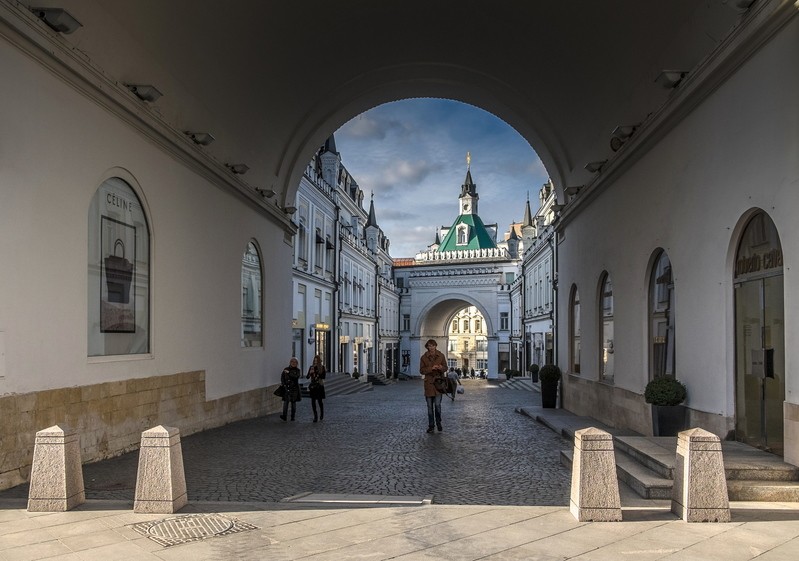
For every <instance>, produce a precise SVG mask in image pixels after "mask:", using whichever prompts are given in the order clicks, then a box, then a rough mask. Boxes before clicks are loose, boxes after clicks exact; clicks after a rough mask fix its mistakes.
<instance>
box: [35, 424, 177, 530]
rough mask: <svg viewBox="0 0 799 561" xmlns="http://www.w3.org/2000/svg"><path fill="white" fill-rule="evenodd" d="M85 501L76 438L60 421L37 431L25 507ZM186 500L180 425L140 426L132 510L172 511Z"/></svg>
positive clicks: (63, 506) (55, 508) (54, 508)
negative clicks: (147, 428) (137, 468)
mask: <svg viewBox="0 0 799 561" xmlns="http://www.w3.org/2000/svg"><path fill="white" fill-rule="evenodd" d="M85 501H86V494H85V490H84V487H83V469H82V467H81V461H80V440H79V437H78V435H77V433H75V432H74V431H73V430H71V429H70V428H68V427H65V426H61V425H54V426H52V427H49V428H46V429H43V430H40V431H39V432H37V433H36V442H35V446H34V449H33V465H32V466H31V482H30V491H29V493H28V511H29V512H64V511H67V510H70V509H72V508H75V507H76V506H78V505H80V504H82V503H84V502H85ZM187 502H188V496H187V494H186V478H185V475H184V471H183V452H182V449H181V446H180V431H179V430H178V429H177V428H174V427H165V426H162V425H159V426H157V427H155V428H152V429H150V430H147V431H144V432H143V433H142V438H141V447H140V450H139V470H138V473H137V476H136V496H135V500H134V503H133V511H134V512H139V513H147V514H172V513H174V512H177V511H178V510H180V509H181V508H183V506H185V505H186V503H187Z"/></svg>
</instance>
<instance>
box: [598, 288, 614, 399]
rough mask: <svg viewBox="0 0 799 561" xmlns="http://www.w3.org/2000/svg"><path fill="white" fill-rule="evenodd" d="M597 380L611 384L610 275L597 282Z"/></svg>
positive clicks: (612, 351)
mask: <svg viewBox="0 0 799 561" xmlns="http://www.w3.org/2000/svg"><path fill="white" fill-rule="evenodd" d="M599 287H600V289H599V321H600V324H599V341H600V343H601V345H602V346H601V348H600V356H599V379H600V380H601V381H602V382H606V383H608V384H612V383H613V353H614V352H615V349H614V348H613V283H612V282H611V281H610V275H609V274H607V273H603V274H602V277H601V279H600V282H599Z"/></svg>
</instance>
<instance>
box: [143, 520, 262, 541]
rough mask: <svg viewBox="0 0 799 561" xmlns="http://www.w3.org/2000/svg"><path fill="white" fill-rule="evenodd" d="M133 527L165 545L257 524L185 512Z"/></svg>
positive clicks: (231, 532) (227, 532)
mask: <svg viewBox="0 0 799 561" xmlns="http://www.w3.org/2000/svg"><path fill="white" fill-rule="evenodd" d="M133 529H134V530H136V531H137V532H138V533H140V534H141V535H143V536H146V537H147V538H149V539H151V540H153V541H154V542H156V543H157V544H160V545H162V546H164V547H170V546H173V545H180V544H184V543H189V542H193V541H197V540H204V539H206V538H212V537H214V536H227V535H229V534H235V533H237V532H244V531H246V530H255V529H257V526H253V525H252V524H247V523H246V522H241V521H240V520H236V519H235V518H229V517H227V516H223V515H221V514H185V515H182V516H173V517H172V518H164V519H162V520H154V521H152V522H140V523H138V524H133Z"/></svg>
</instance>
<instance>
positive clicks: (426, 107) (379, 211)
mask: <svg viewBox="0 0 799 561" xmlns="http://www.w3.org/2000/svg"><path fill="white" fill-rule="evenodd" d="M335 136H336V147H337V149H338V151H339V153H340V154H341V158H342V162H343V164H344V166H345V167H346V168H347V170H349V172H350V173H351V174H352V175H353V176H354V177H355V180H356V181H357V182H358V185H359V186H360V187H361V189H363V190H364V192H365V195H366V196H365V197H364V206H365V208H366V209H368V204H369V196H370V194H371V192H372V191H374V196H375V212H376V215H377V222H378V224H379V225H380V227H381V228H382V229H383V232H385V234H386V235H387V236H388V237H389V239H390V240H391V256H392V257H395V258H396V257H412V256H413V255H415V254H416V253H417V252H418V251H421V250H423V249H425V248H426V247H427V246H428V245H429V244H431V243H432V242H433V240H434V239H435V231H436V228H437V227H438V226H442V225H446V226H449V225H450V224H452V222H453V221H454V220H455V218H456V217H457V215H458V205H457V203H458V195H459V194H460V188H461V185H462V184H463V180H464V179H465V177H466V153H467V152H470V153H471V159H472V165H471V170H472V179H473V180H474V182H475V183H476V184H477V192H478V194H479V195H480V202H479V209H478V214H479V215H480V218H482V220H483V222H485V223H486V224H493V223H496V224H497V225H498V226H499V230H500V232H505V231H507V229H508V226H509V224H510V223H511V222H513V221H516V222H518V221H520V220H521V218H522V216H523V215H524V204H525V201H526V200H527V197H528V193H529V197H530V206H531V208H532V210H533V212H535V210H536V208H537V201H538V190H539V189H540V188H541V185H543V184H544V183H545V182H546V180H547V177H548V175H547V173H546V170H545V169H544V166H543V165H542V164H541V160H540V159H539V158H538V156H537V155H536V153H535V152H534V151H533V149H532V148H531V147H530V145H529V144H528V143H527V141H526V140H524V139H523V138H522V137H521V136H520V135H519V134H518V133H517V132H516V131H515V130H514V129H512V128H511V127H510V126H509V125H507V124H506V123H505V122H504V121H502V120H500V119H498V118H497V117H495V116H493V115H492V114H490V113H488V112H486V111H483V110H482V109H478V108H476V107H474V106H471V105H467V104H464V103H460V102H457V101H450V100H443V99H413V100H406V101H396V102H393V103H387V104H385V105H381V106H379V107H376V108H374V109H371V110H370V111H367V112H366V113H363V114H361V115H359V116H358V117H356V118H354V119H352V120H351V121H350V122H348V123H346V124H345V125H344V126H342V127H341V128H340V129H339V130H338V131H336V133H335ZM500 237H501V234H500V236H498V238H500Z"/></svg>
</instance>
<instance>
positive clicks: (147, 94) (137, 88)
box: [125, 84, 164, 103]
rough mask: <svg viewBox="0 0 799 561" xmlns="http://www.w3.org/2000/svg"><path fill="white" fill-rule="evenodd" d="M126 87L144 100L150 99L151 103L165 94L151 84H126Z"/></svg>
mask: <svg viewBox="0 0 799 561" xmlns="http://www.w3.org/2000/svg"><path fill="white" fill-rule="evenodd" d="M125 87H126V88H128V89H129V90H130V91H132V92H133V93H134V95H135V96H136V97H138V98H139V99H141V100H142V101H149V102H150V103H152V102H153V101H156V100H157V99H158V98H159V97H161V96H162V95H164V94H162V93H161V92H160V91H158V88H156V87H155V86H151V85H149V84H125Z"/></svg>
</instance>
